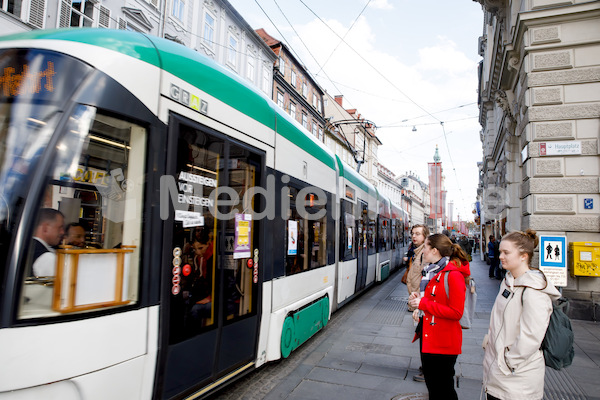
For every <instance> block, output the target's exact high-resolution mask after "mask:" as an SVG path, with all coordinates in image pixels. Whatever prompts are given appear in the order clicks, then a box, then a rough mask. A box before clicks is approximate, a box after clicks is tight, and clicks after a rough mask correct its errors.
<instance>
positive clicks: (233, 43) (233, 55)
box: [227, 35, 238, 67]
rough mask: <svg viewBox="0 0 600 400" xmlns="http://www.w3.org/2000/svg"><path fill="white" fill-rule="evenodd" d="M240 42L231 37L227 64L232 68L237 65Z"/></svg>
mask: <svg viewBox="0 0 600 400" xmlns="http://www.w3.org/2000/svg"><path fill="white" fill-rule="evenodd" d="M237 46H238V41H237V39H236V38H235V37H233V36H232V35H229V49H228V51H227V62H228V63H229V65H231V66H232V67H235V65H236V62H235V61H236V59H237Z"/></svg>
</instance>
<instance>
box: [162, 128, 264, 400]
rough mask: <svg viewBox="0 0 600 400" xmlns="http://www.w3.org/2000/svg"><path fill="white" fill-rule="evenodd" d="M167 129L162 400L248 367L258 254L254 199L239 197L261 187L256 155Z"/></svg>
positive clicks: (207, 135) (197, 132)
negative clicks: (169, 213) (169, 210)
mask: <svg viewBox="0 0 600 400" xmlns="http://www.w3.org/2000/svg"><path fill="white" fill-rule="evenodd" d="M170 129H171V133H175V135H173V136H176V138H173V139H172V140H173V142H172V143H171V146H170V151H169V154H170V155H172V157H171V158H170V161H168V163H169V169H170V171H169V174H168V175H167V178H169V179H170V177H173V178H174V179H170V183H167V184H164V183H163V185H162V187H161V189H162V191H164V190H166V188H165V187H166V186H169V185H170V187H169V188H168V191H169V199H170V200H169V201H170V202H171V203H172V204H173V206H171V205H169V206H170V207H171V208H172V209H175V213H174V218H173V219H171V218H170V219H169V220H168V221H166V222H165V226H166V232H167V234H168V235H169V236H171V238H170V239H168V240H167V243H166V246H165V247H166V250H165V251H166V252H167V254H168V255H167V256H166V257H165V260H167V261H168V265H165V269H167V270H168V271H165V274H164V275H163V276H164V277H165V278H166V282H167V283H166V285H163V290H164V292H165V293H164V296H163V298H165V299H166V302H167V303H168V306H167V307H165V308H166V312H168V313H169V316H168V319H166V318H165V319H166V321H167V325H168V327H165V330H166V331H167V332H165V334H166V335H167V336H168V343H167V349H166V352H167V354H166V356H165V355H163V356H162V357H161V360H162V362H163V363H165V364H164V370H163V373H162V379H163V383H162V387H163V389H162V395H161V397H164V398H173V397H179V396H181V395H186V394H190V393H194V392H196V391H197V390H201V389H202V388H203V387H206V386H208V385H210V384H211V383H212V382H214V381H216V380H217V379H220V378H222V377H224V376H226V375H228V374H231V373H233V372H234V371H236V370H238V369H240V368H242V369H243V368H247V367H249V366H251V365H252V363H253V360H255V358H256V357H255V356H256V355H255V352H256V342H257V337H258V312H257V307H258V305H259V304H260V302H259V301H258V296H259V291H258V270H257V269H256V268H257V267H253V263H254V262H253V261H252V260H258V257H259V249H260V244H259V235H258V227H259V222H258V221H253V220H252V216H251V214H250V210H252V209H253V208H254V209H256V208H255V207H257V206H258V205H257V204H254V203H255V202H256V201H259V200H260V196H256V197H258V199H254V196H251V195H246V194H247V193H253V190H250V188H252V187H255V186H258V185H260V182H261V180H260V173H261V171H262V165H263V157H262V155H261V154H259V153H257V152H255V151H253V150H252V149H250V148H246V147H244V146H243V145H240V144H236V143H233V142H232V141H231V140H229V139H228V138H227V137H225V136H222V135H219V134H218V133H216V132H211V131H209V130H207V129H206V128H203V127H201V126H197V125H194V124H192V123H190V122H186V121H183V120H181V119H179V118H177V117H174V118H172V122H171V125H170ZM217 189H219V190H218V192H215V191H217ZM236 197H237V198H239V203H237V204H234V203H235V198H236ZM167 257H168V259H167ZM163 325H164V324H163ZM163 343H164V342H163Z"/></svg>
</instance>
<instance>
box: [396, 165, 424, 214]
mask: <svg viewBox="0 0 600 400" xmlns="http://www.w3.org/2000/svg"><path fill="white" fill-rule="evenodd" d="M398 182H399V183H400V186H401V187H402V194H403V196H402V197H403V204H406V208H405V209H406V211H407V212H408V214H409V215H410V223H411V226H414V225H417V224H425V225H428V226H429V224H428V217H429V211H430V204H429V188H428V186H427V184H426V183H425V182H423V181H422V180H421V179H420V178H419V177H418V176H417V174H415V173H414V172H410V171H409V172H407V173H405V174H404V175H401V176H399V177H398Z"/></svg>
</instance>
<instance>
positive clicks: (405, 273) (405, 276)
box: [401, 258, 412, 285]
mask: <svg viewBox="0 0 600 400" xmlns="http://www.w3.org/2000/svg"><path fill="white" fill-rule="evenodd" d="M411 266H412V258H411V259H410V260H408V266H407V267H406V271H404V275H402V279H401V282H402V283H404V284H405V285H406V281H407V279H408V271H409V270H410V267H411Z"/></svg>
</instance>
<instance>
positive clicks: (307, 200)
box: [259, 115, 336, 361]
mask: <svg viewBox="0 0 600 400" xmlns="http://www.w3.org/2000/svg"><path fill="white" fill-rule="evenodd" d="M302 129H303V128H300V127H299V125H298V124H296V123H295V122H293V121H291V120H290V118H289V117H288V116H281V115H279V116H278V135H277V138H276V147H275V169H276V177H277V186H276V187H277V189H278V190H277V191H276V198H277V203H278V204H280V210H281V214H280V215H279V213H278V215H277V216H276V219H275V221H274V224H273V226H274V231H273V232H270V233H269V234H270V235H272V236H271V238H272V240H273V242H274V243H275V247H274V251H273V256H274V260H273V268H274V271H273V279H272V282H271V290H272V292H271V315H270V316H269V328H268V330H267V331H268V341H267V342H268V343H267V344H266V360H267V361H271V360H276V359H278V358H280V357H281V356H282V351H283V356H284V357H285V356H287V355H288V354H289V353H287V352H288V351H291V350H293V349H294V348H295V347H297V346H299V345H300V342H302V338H303V337H305V336H306V335H307V334H306V333H305V332H304V331H305V330H307V329H309V330H310V329H315V328H314V327H313V326H310V327H308V328H307V327H305V326H301V325H299V324H298V323H296V324H295V325H293V326H291V325H290V322H289V321H290V317H291V316H293V315H296V314H297V313H299V312H302V311H303V310H306V309H308V308H309V307H310V311H306V312H309V313H311V315H312V314H316V313H319V312H321V313H323V314H326V316H325V315H322V316H321V320H320V322H321V324H320V327H322V326H324V325H325V323H326V321H327V320H328V319H329V314H330V310H331V308H332V301H333V293H334V284H335V279H334V277H335V254H334V248H333V247H334V246H333V243H335V239H334V235H335V232H333V230H334V226H335V225H334V222H333V218H332V215H331V214H332V212H333V203H334V202H335V201H336V196H335V187H336V186H335V183H336V180H335V176H336V174H335V170H334V169H333V168H332V167H333V166H334V165H335V164H333V157H332V155H331V153H330V152H329V151H328V150H327V149H325V148H324V146H322V145H320V144H318V143H317V142H316V141H314V140H313V139H312V138H310V137H308V136H307V133H305V132H304V131H303V130H302ZM303 213H306V214H305V215H303ZM306 215H308V216H309V217H307V216H306ZM315 215H318V216H319V217H318V218H316V217H313V216H315ZM322 301H326V302H327V304H326V309H322V310H321V311H319V309H318V307H324V306H325V305H324V304H322ZM315 302H318V306H315V305H314V304H315ZM311 318H316V317H315V316H312V317H311ZM286 321H287V322H286ZM314 321H315V324H316V325H319V320H318V319H314ZM263 329H264V324H263ZM284 330H285V333H286V335H288V336H289V337H291V340H292V343H291V344H290V343H288V342H285V341H284V338H282V336H283V332H284ZM294 343H296V344H294ZM290 346H291V348H290ZM259 353H260V352H259ZM286 353H287V354H286Z"/></svg>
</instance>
